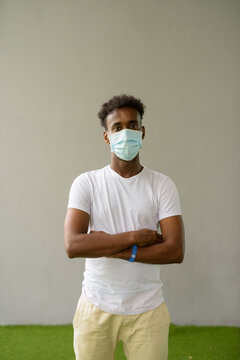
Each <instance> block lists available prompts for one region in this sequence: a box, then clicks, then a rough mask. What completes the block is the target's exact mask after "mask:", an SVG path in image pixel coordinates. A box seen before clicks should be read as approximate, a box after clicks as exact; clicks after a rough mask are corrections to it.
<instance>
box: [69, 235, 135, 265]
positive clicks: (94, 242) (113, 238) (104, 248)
mask: <svg viewBox="0 0 240 360" xmlns="http://www.w3.org/2000/svg"><path fill="white" fill-rule="evenodd" d="M132 245H133V237H132V232H131V231H128V232H123V233H119V234H107V233H101V232H96V233H93V234H78V235H76V236H75V237H74V238H73V239H71V246H70V247H69V250H68V256H69V257H70V258H76V257H84V258H97V257H102V256H110V255H112V254H115V253H118V252H120V251H122V250H124V249H127V248H129V247H131V246H132Z"/></svg>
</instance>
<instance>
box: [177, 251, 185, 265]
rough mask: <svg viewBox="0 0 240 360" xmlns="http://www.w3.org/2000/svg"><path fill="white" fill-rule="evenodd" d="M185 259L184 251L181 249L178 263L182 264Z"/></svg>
mask: <svg viewBox="0 0 240 360" xmlns="http://www.w3.org/2000/svg"><path fill="white" fill-rule="evenodd" d="M183 259H184V252H183V251H181V252H180V253H178V256H177V261H176V262H177V263H178V264H181V263H182V262H183Z"/></svg>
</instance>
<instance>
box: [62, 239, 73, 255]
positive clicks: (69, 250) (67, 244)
mask: <svg viewBox="0 0 240 360" xmlns="http://www.w3.org/2000/svg"><path fill="white" fill-rule="evenodd" d="M64 248H65V251H66V254H67V256H68V258H69V259H73V258H74V253H73V249H72V246H71V241H70V239H67V238H65V239H64Z"/></svg>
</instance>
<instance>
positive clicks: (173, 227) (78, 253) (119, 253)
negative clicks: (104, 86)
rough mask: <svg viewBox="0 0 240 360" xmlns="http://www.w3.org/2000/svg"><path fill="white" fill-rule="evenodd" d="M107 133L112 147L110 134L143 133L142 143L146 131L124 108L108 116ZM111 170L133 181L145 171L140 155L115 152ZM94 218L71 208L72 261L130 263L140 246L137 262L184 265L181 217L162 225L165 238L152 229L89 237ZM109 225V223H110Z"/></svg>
mask: <svg viewBox="0 0 240 360" xmlns="http://www.w3.org/2000/svg"><path fill="white" fill-rule="evenodd" d="M106 120H107V124H106V125H107V129H106V131H104V133H103V137H104V141H105V143H106V144H107V145H108V146H110V141H109V139H108V134H112V133H115V132H117V131H121V130H123V129H132V130H141V131H142V133H143V134H142V139H144V137H145V128H144V126H142V124H141V117H140V114H139V113H138V111H137V110H136V109H133V108H129V107H124V108H120V109H116V110H114V111H113V112H112V113H110V114H109V115H108V116H107V119H106ZM110 166H111V168H112V169H113V170H114V171H116V172H117V173H118V174H119V175H120V176H122V177H125V178H129V177H131V176H134V175H137V174H138V173H139V172H140V171H142V169H143V166H142V165H141V164H140V161H139V153H138V154H137V156H136V157H135V158H134V159H132V160H130V161H125V160H122V159H120V158H118V157H117V156H116V154H115V153H113V152H111V163H110ZM89 221H90V215H89V214H88V213H86V212H85V211H82V210H79V209H75V208H68V209H67V215H66V218H65V223H64V246H65V249H66V252H67V254H68V257H70V258H75V257H102V256H105V257H111V258H118V259H122V260H128V259H129V258H130V256H131V254H132V246H133V245H134V244H136V245H138V249H137V255H136V258H135V260H134V262H142V263H148V264H170V263H182V261H183V258H184V251H185V236H184V224H183V220H182V216H181V215H176V216H170V217H167V218H165V219H162V220H160V221H159V223H160V228H161V232H162V234H158V233H157V231H154V230H151V229H146V228H144V229H140V230H136V231H128V232H124V233H119V234H108V233H106V232H104V231H91V232H90V234H87V230H88V224H89ZM106 221H107V219H106Z"/></svg>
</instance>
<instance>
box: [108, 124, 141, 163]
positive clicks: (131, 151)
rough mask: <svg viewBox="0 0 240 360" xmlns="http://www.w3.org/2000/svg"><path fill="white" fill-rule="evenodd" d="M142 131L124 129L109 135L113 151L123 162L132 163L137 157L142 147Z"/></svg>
mask: <svg viewBox="0 0 240 360" xmlns="http://www.w3.org/2000/svg"><path fill="white" fill-rule="evenodd" d="M142 134H143V133H142V130H140V131H139V130H131V129H123V130H121V131H118V132H116V133H114V134H108V138H109V141H110V146H111V151H112V152H114V153H115V154H116V155H117V157H119V158H120V159H122V160H126V161H130V160H132V159H134V158H135V156H137V154H138V152H139V149H140V148H141V147H142Z"/></svg>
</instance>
